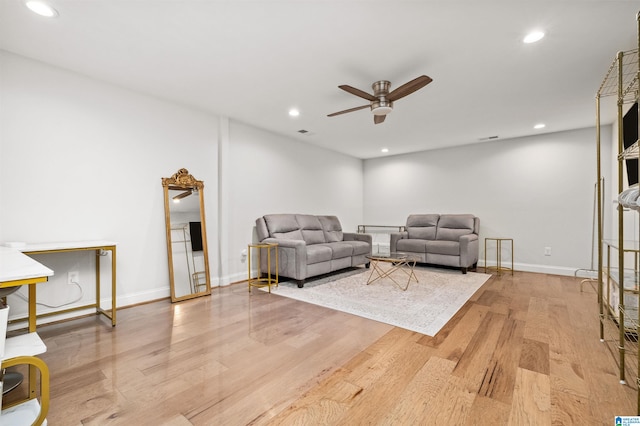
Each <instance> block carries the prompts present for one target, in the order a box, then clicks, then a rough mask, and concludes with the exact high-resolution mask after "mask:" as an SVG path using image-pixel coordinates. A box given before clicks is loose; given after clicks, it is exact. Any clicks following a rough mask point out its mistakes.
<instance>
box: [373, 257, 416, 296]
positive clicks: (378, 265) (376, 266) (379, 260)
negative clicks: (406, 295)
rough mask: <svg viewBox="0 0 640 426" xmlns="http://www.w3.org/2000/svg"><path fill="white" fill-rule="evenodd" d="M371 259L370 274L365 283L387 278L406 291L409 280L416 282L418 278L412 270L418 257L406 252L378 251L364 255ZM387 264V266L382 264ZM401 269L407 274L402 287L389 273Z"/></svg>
mask: <svg viewBox="0 0 640 426" xmlns="http://www.w3.org/2000/svg"><path fill="white" fill-rule="evenodd" d="M366 258H367V259H369V260H370V261H371V274H369V279H368V280H367V285H369V284H371V283H373V282H375V281H377V280H379V279H381V278H389V279H390V280H391V281H393V283H394V284H395V285H396V286H398V288H400V290H403V291H407V289H408V288H409V284H411V281H415V282H418V278H417V277H416V274H415V272H414V270H413V268H414V267H415V266H416V262H417V261H418V259H417V258H416V257H414V256H411V255H410V254H407V253H378V254H370V255H367V256H366ZM384 264H389V266H388V267H384V266H382V265H384ZM397 271H402V272H404V273H405V275H406V276H407V284H406V285H405V286H404V287H403V286H402V285H400V283H398V281H396V280H395V278H394V277H392V276H391V275H392V274H393V273H394V272H397Z"/></svg>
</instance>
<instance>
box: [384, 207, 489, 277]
mask: <svg viewBox="0 0 640 426" xmlns="http://www.w3.org/2000/svg"><path fill="white" fill-rule="evenodd" d="M479 233H480V219H479V218H477V217H475V216H473V215H471V214H443V215H439V214H414V215H410V216H409V217H408V218H407V225H406V231H404V232H396V233H392V234H391V244H390V249H391V252H402V253H409V254H411V255H413V256H415V257H417V258H418V259H419V262H421V263H429V264H434V265H443V266H452V267H457V268H460V270H461V271H462V273H463V274H466V273H467V270H468V269H475V268H476V266H477V264H478V256H479V250H480V243H479V240H478V234H479Z"/></svg>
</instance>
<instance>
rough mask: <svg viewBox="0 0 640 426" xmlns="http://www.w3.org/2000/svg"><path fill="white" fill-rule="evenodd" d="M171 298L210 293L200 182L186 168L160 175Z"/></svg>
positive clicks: (182, 298) (186, 297) (202, 194)
mask: <svg viewBox="0 0 640 426" xmlns="http://www.w3.org/2000/svg"><path fill="white" fill-rule="evenodd" d="M162 188H163V190H164V216H165V225H166V234H167V255H168V257H169V282H170V287H171V302H179V301H181V300H187V299H193V298H194V297H200V296H206V295H209V294H211V282H210V279H209V256H208V251H207V227H206V225H205V215H204V182H203V181H201V180H197V179H195V178H194V177H193V176H191V175H190V174H189V171H188V170H187V169H180V170H178V171H177V172H176V173H175V174H174V175H173V176H171V177H170V178H162Z"/></svg>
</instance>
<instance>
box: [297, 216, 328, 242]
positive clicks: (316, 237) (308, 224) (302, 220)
mask: <svg viewBox="0 0 640 426" xmlns="http://www.w3.org/2000/svg"><path fill="white" fill-rule="evenodd" d="M296 221H297V222H298V226H300V231H301V233H302V238H303V239H304V241H305V243H307V244H320V243H324V242H326V240H325V237H324V231H323V229H322V224H321V223H320V220H319V219H318V217H317V216H312V215H310V214H297V215H296Z"/></svg>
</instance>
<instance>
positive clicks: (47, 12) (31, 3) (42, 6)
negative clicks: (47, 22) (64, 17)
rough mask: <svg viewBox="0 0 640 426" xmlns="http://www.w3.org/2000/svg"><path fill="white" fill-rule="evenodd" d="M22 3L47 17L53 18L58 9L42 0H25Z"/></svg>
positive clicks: (56, 14)
mask: <svg viewBox="0 0 640 426" xmlns="http://www.w3.org/2000/svg"><path fill="white" fill-rule="evenodd" d="M24 4H25V5H26V6H27V7H28V8H29V9H30V10H31V11H32V12H34V13H37V14H38V15H40V16H45V17H47V18H55V17H56V16H58V11H57V10H55V9H54V8H53V7H52V6H51V5H49V4H47V3H45V2H43V1H37V0H27V1H26V2H25V3H24Z"/></svg>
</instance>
